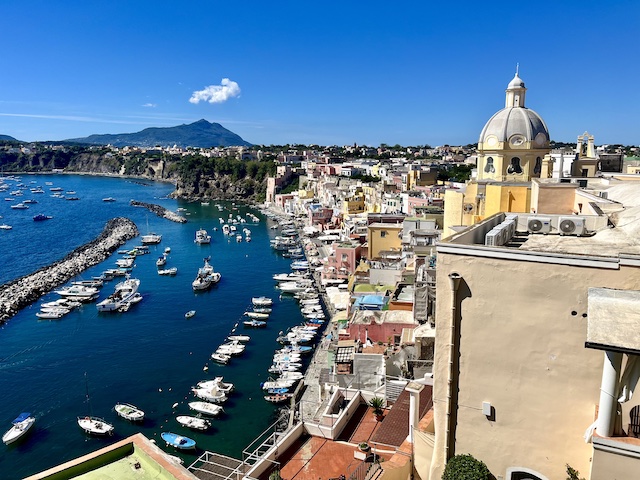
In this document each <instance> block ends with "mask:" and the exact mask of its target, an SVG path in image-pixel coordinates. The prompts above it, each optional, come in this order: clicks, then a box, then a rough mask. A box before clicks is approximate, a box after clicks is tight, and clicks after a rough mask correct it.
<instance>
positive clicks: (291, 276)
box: [273, 273, 308, 282]
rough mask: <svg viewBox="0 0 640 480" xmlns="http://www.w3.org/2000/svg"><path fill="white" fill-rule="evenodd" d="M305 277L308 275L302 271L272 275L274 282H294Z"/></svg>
mask: <svg viewBox="0 0 640 480" xmlns="http://www.w3.org/2000/svg"><path fill="white" fill-rule="evenodd" d="M305 278H308V276H307V275H306V274H304V273H278V274H276V275H274V276H273V279H274V280H275V281H276V282H295V281H297V280H304V279H305Z"/></svg>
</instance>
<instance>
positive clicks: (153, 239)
mask: <svg viewBox="0 0 640 480" xmlns="http://www.w3.org/2000/svg"><path fill="white" fill-rule="evenodd" d="M140 241H141V242H142V244H143V245H157V244H158V243H160V242H161V241H162V235H160V234H158V233H147V234H146V235H142V236H141V237H140Z"/></svg>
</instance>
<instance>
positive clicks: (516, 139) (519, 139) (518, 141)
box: [509, 135, 524, 147]
mask: <svg viewBox="0 0 640 480" xmlns="http://www.w3.org/2000/svg"><path fill="white" fill-rule="evenodd" d="M509 144H510V145H511V146H512V147H520V146H522V145H524V136H522V135H513V136H512V137H511V138H510V139H509Z"/></svg>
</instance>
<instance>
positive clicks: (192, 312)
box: [184, 310, 196, 318]
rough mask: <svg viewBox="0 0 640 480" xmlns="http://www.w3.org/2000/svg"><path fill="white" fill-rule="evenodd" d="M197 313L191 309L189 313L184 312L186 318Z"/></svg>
mask: <svg viewBox="0 0 640 480" xmlns="http://www.w3.org/2000/svg"><path fill="white" fill-rule="evenodd" d="M195 314H196V311H195V310H189V311H188V312H187V313H185V314H184V318H191V317H193V316H194V315H195Z"/></svg>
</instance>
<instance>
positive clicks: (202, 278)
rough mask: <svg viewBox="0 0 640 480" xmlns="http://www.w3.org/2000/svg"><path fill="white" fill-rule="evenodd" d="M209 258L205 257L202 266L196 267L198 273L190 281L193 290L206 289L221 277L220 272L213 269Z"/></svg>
mask: <svg viewBox="0 0 640 480" xmlns="http://www.w3.org/2000/svg"><path fill="white" fill-rule="evenodd" d="M210 258H211V257H206V258H205V259H204V266H202V267H200V268H199V269H198V275H197V276H196V278H195V280H194V281H193V282H192V283H191V287H192V288H193V290H194V291H199V290H206V289H208V288H209V287H210V286H211V285H213V284H215V283H218V282H219V281H220V279H221V278H222V274H221V273H220V272H216V271H214V269H213V266H212V265H211V264H210V263H209V260H210Z"/></svg>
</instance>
